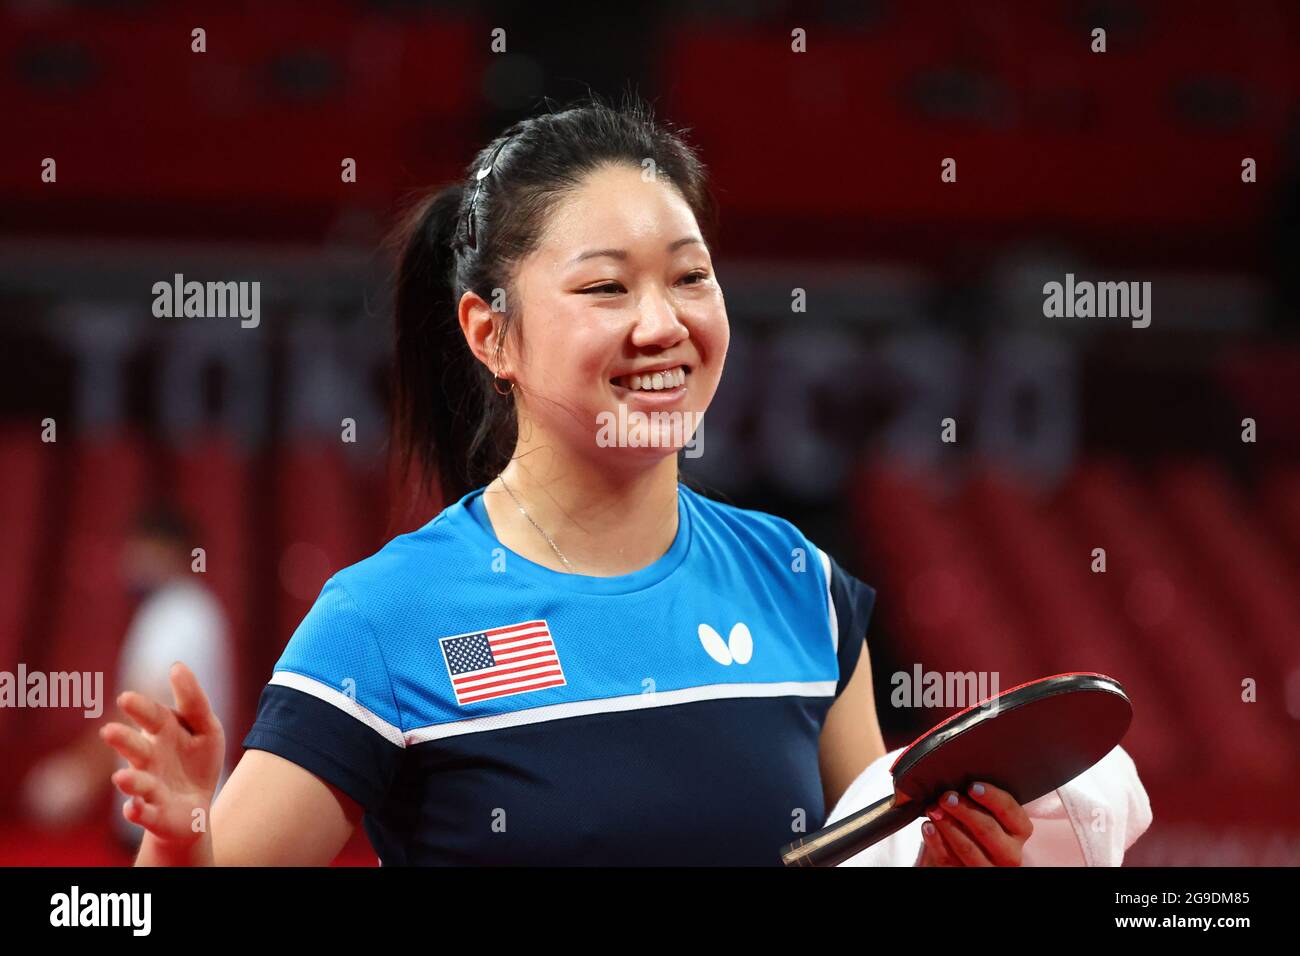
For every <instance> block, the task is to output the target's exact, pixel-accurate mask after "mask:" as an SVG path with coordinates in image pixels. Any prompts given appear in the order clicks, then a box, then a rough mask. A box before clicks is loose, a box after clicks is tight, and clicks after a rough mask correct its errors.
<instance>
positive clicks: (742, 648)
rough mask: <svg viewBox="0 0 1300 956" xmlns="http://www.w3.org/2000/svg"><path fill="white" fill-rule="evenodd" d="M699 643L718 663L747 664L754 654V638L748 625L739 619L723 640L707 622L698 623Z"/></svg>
mask: <svg viewBox="0 0 1300 956" xmlns="http://www.w3.org/2000/svg"><path fill="white" fill-rule="evenodd" d="M700 643H701V644H703V645H704V649H705V650H706V651H708V654H709V656H710V657H712V658H713V659H714V660H715V661H717V662H718V663H719V664H730V663H731V662H732V661H735V662H736V663H737V664H748V663H749V659H750V658H751V657H753V656H754V638H753V636H752V635H751V634H750V633H749V627H748V626H747V625H746V624H745V623H744V622H743V621H741V622H740V623H739V624H736V625H735V626H734V627H733V628H732V629H731V636H730V637H728V638H727V639H726V640H725V641H724V640H723V639H722V635H721V634H719V633H718V632H717V631H715V630H714V629H713V628H712V627H710V626H709V625H707V624H701V625H700Z"/></svg>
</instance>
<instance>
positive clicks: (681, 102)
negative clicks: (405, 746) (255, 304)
mask: <svg viewBox="0 0 1300 956" xmlns="http://www.w3.org/2000/svg"><path fill="white" fill-rule="evenodd" d="M693 6H694V5H689V4H684V3H659V4H653V5H649V6H647V7H646V8H644V9H635V10H616V9H614V8H612V7H606V6H600V5H594V4H593V5H584V4H577V5H574V6H573V7H572V8H571V9H568V10H566V11H565V12H562V13H561V12H559V11H558V10H557V9H556V8H554V7H552V6H551V5H539V4H528V3H497V4H485V5H482V6H481V7H478V8H471V7H467V6H465V5H459V4H457V5H453V4H437V3H415V2H342V0H321V2H317V3H312V4H304V5H301V6H298V5H292V4H251V3H226V4H222V5H221V6H220V9H215V8H214V9H203V8H197V7H196V8H188V7H186V6H185V5H183V4H170V3H161V2H121V3H111V2H95V3H89V2H87V3H31V2H29V3H14V4H10V5H8V6H6V7H5V8H3V12H2V13H0V87H2V89H0V102H3V103H4V104H5V121H4V126H5V130H6V136H5V145H4V147H3V149H0V210H2V211H0V369H3V374H0V476H2V480H3V494H2V495H0V581H2V582H3V586H2V587H0V670H7V671H14V670H15V669H16V667H17V664H18V662H20V661H21V662H24V663H25V665H26V667H27V668H28V669H29V670H35V669H41V670H45V671H57V670H82V671H85V670H101V671H104V672H106V673H107V674H109V675H111V674H112V673H113V672H114V666H115V665H114V661H115V659H116V657H117V655H118V653H119V650H120V648H121V646H122V642H123V637H124V634H125V633H126V629H127V625H128V622H129V621H130V619H131V615H132V612H133V606H134V605H133V602H132V598H131V597H130V595H129V594H128V592H127V590H126V589H125V588H124V587H123V584H122V581H121V575H120V564H121V560H120V553H121V549H122V546H123V543H124V541H125V539H126V536H127V534H128V530H129V528H130V524H131V521H132V519H133V516H134V515H135V514H136V512H137V511H138V510H139V508H140V507H142V506H144V505H146V504H148V503H150V502H154V501H158V500H161V499H164V498H171V499H174V500H176V501H178V502H179V503H180V504H181V505H182V506H183V507H184V508H185V509H186V511H187V513H188V515H189V517H190V518H191V519H192V521H193V522H194V524H195V525H196V536H197V543H198V544H199V545H201V546H202V547H203V548H204V549H205V552H206V555H207V571H206V580H207V583H208V585H209V586H210V587H211V588H212V590H213V591H214V592H215V593H216V595H217V596H218V598H219V600H220V601H221V604H222V606H223V607H224V609H225V612H226V614H227V616H228V620H229V622H230V629H231V640H232V643H233V646H234V648H235V649H236V662H237V672H238V697H237V702H236V704H235V712H236V713H237V714H238V721H237V723H238V725H237V726H231V727H227V736H228V738H229V743H230V753H231V760H234V759H237V756H238V753H239V741H240V740H241V739H242V736H243V733H244V732H245V730H246V727H247V723H248V721H250V720H251V717H252V714H253V710H254V707H255V704H256V701H257V696H258V694H259V692H260V690H261V687H262V685H263V683H264V682H265V681H266V679H267V678H268V677H269V675H270V670H271V665H272V664H273V663H274V661H275V660H276V658H277V657H278V656H279V653H280V650H281V649H282V647H283V646H284V644H285V642H286V641H287V640H288V637H289V635H290V634H291V633H292V631H293V629H294V627H295V626H296V624H297V623H298V621H299V620H300V619H301V617H302V615H303V614H304V613H305V612H306V610H307V608H308V607H309V606H310V604H311V603H312V601H313V600H314V599H315V597H316V595H317V594H318V592H319V590H320V587H321V585H322V584H323V582H324V581H325V579H326V578H327V577H328V576H329V575H330V574H331V573H332V572H333V571H334V570H337V569H338V568H340V567H342V566H344V565H347V564H349V563H352V562H354V561H356V560H358V559H360V558H361V557H364V556H365V555H367V554H370V553H371V552H373V551H374V550H376V549H377V548H378V547H379V546H380V545H381V544H382V543H383V542H384V541H385V540H387V538H388V537H390V536H391V535H392V534H394V533H397V532H399V531H404V530H408V529H409V528H411V527H416V526H418V525H419V524H422V523H423V522H424V521H425V520H427V519H428V518H430V517H432V514H433V510H427V511H426V512H425V513H424V514H422V515H411V514H407V515H405V516H404V517H402V518H397V519H395V518H394V517H393V515H392V513H391V509H390V503H391V501H392V498H393V490H394V488H395V482H394V480H392V479H391V478H390V476H389V474H388V469H387V467H386V458H387V448H386V443H385V433H386V424H387V423H386V415H385V409H384V400H385V382H386V369H387V363H388V359H389V354H388V350H389V342H388V314H387V302H388V299H387V297H388V294H389V290H388V279H389V276H390V262H389V260H388V259H387V258H386V257H385V253H384V251H383V249H382V248H381V245H380V244H381V240H382V238H383V236H384V234H385V233H386V231H387V230H388V229H389V227H390V226H391V225H392V223H393V220H394V216H395V214H396V211H397V210H398V208H399V207H400V205H401V203H402V202H403V201H404V200H405V199H407V198H408V197H409V196H410V194H411V192H412V191H413V190H416V189H421V188H424V187H427V186H431V185H434V184H437V183H440V182H442V181H443V180H446V179H449V178H451V177H454V176H456V175H457V173H458V172H459V170H460V169H461V168H462V167H463V166H464V165H465V164H466V163H467V162H468V160H469V158H470V157H471V156H472V154H473V151H474V150H475V149H477V147H478V146H480V145H481V144H482V143H483V142H485V141H486V140H487V139H488V138H489V137H490V136H492V135H495V133H496V132H498V131H499V130H500V129H501V128H502V127H504V126H505V125H507V124H508V123H509V122H511V121H512V120H514V119H516V118H518V117H520V116H522V115H526V114H528V113H529V112H532V111H535V110H536V109H539V108H541V105H540V104H541V103H542V98H543V97H549V98H550V99H551V101H552V102H553V103H555V104H557V105H562V104H563V103H564V102H565V101H567V100H568V99H571V98H573V97H575V96H578V95H580V94H581V93H583V92H585V91H586V90H587V89H588V88H590V89H592V90H595V91H597V92H599V93H602V94H604V95H606V96H608V97H610V98H616V97H617V95H618V94H619V92H620V91H622V90H624V89H628V88H631V89H635V90H636V91H638V92H639V93H640V94H641V95H642V96H644V97H646V98H647V99H650V100H652V101H653V102H654V104H655V106H656V108H657V111H658V113H659V115H661V116H662V117H664V118H667V119H669V120H670V121H672V122H674V123H677V124H680V125H685V126H688V127H690V128H691V130H692V133H691V138H692V140H693V141H694V142H695V143H696V144H697V145H698V146H699V148H700V150H701V152H702V156H703V158H704V160H705V162H706V163H707V164H708V165H709V166H710V167H711V168H712V170H713V176H714V188H715V190H716V192H717V195H718V197H719V200H720V204H721V211H722V228H721V233H720V236H719V241H718V243H717V246H716V250H715V263H716V265H717V268H718V275H719V278H720V280H721V282H722V285H723V288H724V290H725V293H726V297H727V303H728V312H729V315H730V318H731V323H732V334H733V344H732V351H731V354H730V356H729V359H728V371H727V374H726V376H724V379H723V386H722V390H721V392H720V394H719V396H718V399H717V401H716V403H715V406H714V408H713V409H712V410H711V411H710V414H709V418H708V422H707V424H706V425H705V427H704V452H703V455H702V457H700V458H698V459H692V460H686V461H685V462H684V465H685V467H686V470H687V472H688V473H689V474H692V475H694V476H695V477H696V478H697V479H698V480H699V481H701V482H702V483H704V484H705V485H706V486H707V487H708V488H710V489H712V490H713V492H714V493H716V494H719V495H723V496H725V497H727V498H728V499H729V500H731V501H733V502H735V503H736V504H740V505H743V506H746V507H752V508H759V509H762V510H766V511H771V512H774V513H777V514H780V515H783V516H785V517H788V518H790V519H791V520H793V521H794V522H795V523H796V524H798V525H800V526H801V527H802V528H803V529H804V530H805V531H806V532H807V533H808V534H809V536H810V537H811V538H812V539H813V540H816V541H817V542H818V543H819V544H820V545H821V546H822V547H824V548H826V549H827V550H829V551H831V552H832V553H833V554H835V555H836V556H837V557H838V559H839V560H840V561H841V562H843V563H844V564H845V565H846V567H848V568H849V569H850V570H852V571H854V572H855V573H856V574H857V575H858V576H859V577H861V578H862V579H864V580H865V581H867V582H868V583H870V584H872V585H873V586H875V587H876V588H877V589H878V592H879V598H878V602H877V610H876V612H875V616H874V619H873V622H872V625H871V631H870V634H869V638H870V645H871V648H872V655H873V664H874V668H875V681H876V687H877V698H878V706H879V711H880V716H881V720H882V724H883V726H884V730H885V733H886V740H887V743H888V744H889V746H890V747H891V748H893V747H897V746H901V745H903V744H905V743H907V742H908V741H909V740H910V739H911V738H912V737H913V736H914V735H915V734H917V733H919V732H920V731H921V730H922V729H924V728H925V727H927V726H929V725H930V724H932V723H934V722H935V721H937V720H938V719H939V718H941V717H943V716H945V715H946V713H947V711H945V710H941V709H940V710H935V709H928V710H919V709H901V708H897V707H893V706H891V703H890V690H891V675H894V674H896V673H900V672H904V673H909V674H910V673H912V671H913V668H914V667H915V666H917V665H920V666H921V667H923V668H924V669H925V670H926V671H988V672H996V673H997V674H998V675H999V676H998V679H999V681H1000V684H1001V686H1002V688H1007V687H1010V686H1012V685H1013V684H1015V683H1019V682H1021V681H1023V680H1027V679H1030V678H1033V677H1037V676H1042V675H1046V674H1051V673H1057V672H1060V671H1066V670H1097V671H1103V672H1106V673H1109V674H1111V675H1112V676H1115V677H1117V678H1118V679H1120V680H1121V681H1122V682H1123V683H1124V684H1125V685H1126V687H1127V688H1128V689H1129V691H1130V695H1131V696H1132V698H1133V700H1134V703H1135V707H1136V711H1137V719H1136V722H1135V724H1134V727H1133V729H1132V730H1131V732H1130V735H1129V737H1128V739H1127V741H1126V747H1127V749H1128V750H1129V752H1130V753H1131V754H1132V756H1133V757H1134V759H1135V761H1136V762H1137V765H1138V768H1139V771H1140V772H1141V774H1142V776H1143V779H1144V782H1145V783H1146V785H1147V788H1148V791H1149V793H1150V796H1151V800H1152V805H1153V808H1154V814H1155V822H1154V824H1153V826H1152V828H1151V830H1150V831H1149V832H1148V834H1147V835H1146V836H1145V837H1143V838H1142V840H1141V841H1140V842H1139V843H1138V844H1137V845H1136V846H1135V847H1134V848H1133V850H1132V851H1131V852H1130V854H1129V857H1128V861H1127V862H1128V863H1130V864H1133V865H1157V864H1173V865H1205V864H1219V865H1238V864H1246V865H1250V864H1275V865H1276V864H1283V865H1296V864H1297V863H1300V810H1297V808H1296V801H1297V799H1298V798H1300V588H1298V587H1297V584H1298V583H1300V341H1298V338H1300V337H1298V335H1297V330H1298V329H1300V281H1298V275H1300V273H1298V271H1297V268H1296V263H1297V252H1298V249H1300V111H1298V109H1297V108H1298V107H1300V7H1297V6H1296V5H1295V4H1294V3H1291V2H1289V0H1275V2H1268V0H1258V2H1243V3H1239V4H1231V3H1185V2H1173V0H1169V2H1136V3H1105V2H1095V3H1067V2H1062V0H1042V2H1028V0H1025V2H1009V3H998V4H978V5H976V4H970V5H967V4H957V3H951V4H946V3H942V4H941V3H930V2H921V3H913V2H902V0H899V2H887V0H876V2H871V0H868V2H860V3H837V2H827V3H820V4H812V5H809V6H806V7H805V6H804V5H802V4H799V5H796V4H785V3H777V2H759V0H753V2H741V0H736V2H727V3H720V4H716V5H713V7H712V9H713V12H711V13H709V14H708V15H707V16H706V15H703V14H701V13H700V12H698V11H696V10H694V9H693ZM195 27H202V28H203V29H204V30H205V31H206V37H207V52H205V53H202V54H196V53H193V52H191V30H192V29H193V28H195ZM1097 27H1101V28H1104V29H1105V30H1106V41H1107V49H1106V52H1105V53H1094V52H1092V51H1091V49H1090V46H1091V42H1092V41H1091V38H1090V34H1091V31H1092V30H1093V29H1095V28H1097ZM497 28H500V29H501V30H504V31H505V33H504V38H505V43H506V50H505V52H493V51H492V47H491V44H492V40H493V30H495V29H497ZM795 29H803V30H805V31H806V38H807V52H805V53H795V52H793V51H792V49H791V42H792V40H791V31H792V30H795ZM47 157H49V158H54V159H55V160H56V161H57V181H56V182H55V183H47V182H42V179H41V169H42V161H43V160H44V159H46V158H47ZM345 157H351V158H354V159H355V160H356V164H357V181H356V182H355V183H345V182H341V179H340V163H341V161H342V160H343V159H344V158H345ZM945 158H953V159H955V160H956V170H957V181H956V182H943V181H941V178H940V172H941V162H942V161H943V160H944V159H945ZM1248 158H1249V159H1253V160H1254V163H1255V168H1256V170H1257V176H1256V181H1254V182H1246V181H1243V175H1242V174H1243V160H1245V159H1248ZM177 273H180V274H183V275H184V276H185V277H186V278H187V279H197V280H200V281H205V280H222V281H225V280H259V281H260V282H261V283H262V286H261V288H262V303H261V306H262V314H261V321H260V324H259V325H258V326H257V327H256V328H242V327H241V326H240V323H239V321H238V320H237V319H215V318H202V319H200V318H190V319H160V318H155V317H154V316H153V314H152V312H151V305H152V301H153V294H152V292H151V287H152V285H153V283H155V282H157V281H170V280H171V279H172V277H173V276H174V275H175V274H177ZM1067 273H1072V274H1073V275H1074V276H1076V277H1077V278H1078V279H1089V280H1117V281H1149V282H1150V283H1151V285H1152V321H1151V324H1150V327H1148V328H1134V327H1132V326H1131V325H1130V323H1129V321H1128V320H1126V319H1121V318H1047V317H1045V316H1044V312H1043V285H1044V283H1045V282H1049V281H1063V280H1064V277H1065V275H1066V274H1067ZM795 290H803V293H804V297H803V301H804V302H805V303H806V309H805V310H804V311H796V310H795V308H793V307H792V303H793V302H794V300H795V297H796V296H795ZM945 418H952V419H953V420H954V422H955V428H956V439H957V440H956V441H955V442H944V441H941V437H940V436H941V425H940V423H941V421H942V420H943V419H945ZM344 419H352V420H353V421H354V422H355V437H356V440H355V442H345V441H342V440H341V439H340V433H341V425H340V423H341V422H342V421H343V420H344ZM1244 419H1252V420H1253V422H1254V423H1255V429H1256V432H1255V440H1254V441H1243V430H1244V426H1243V420H1244ZM47 420H53V422H54V423H55V424H56V427H57V441H55V442H49V441H43V440H42V435H43V431H44V430H45V423H46V421H47ZM1097 548H1102V549H1105V552H1106V570H1105V572H1104V573H1097V572H1095V571H1094V570H1093V568H1094V549H1097ZM449 573H454V571H452V572H449ZM430 586H431V587H436V586H437V583H436V582H431V584H430ZM1251 681H1253V682H1254V686H1255V688H1256V690H1257V696H1258V699H1257V701H1256V702H1254V703H1246V702H1243V700H1242V694H1243V682H1251ZM115 692H116V689H112V690H110V691H109V692H108V693H109V694H110V699H111V694H112V693H115ZM84 727H85V721H84V719H83V718H82V716H81V713H80V712H79V711H73V710H55V709H48V710H39V711H34V710H9V709H5V710H0V750H2V751H3V753H4V754H5V759H4V760H3V761H2V762H0V864H47V863H48V864H55V863H59V864H79V863H86V864H93V863H122V862H126V861H128V860H129V859H130V857H129V854H128V853H127V851H126V850H125V849H124V848H123V847H121V846H120V845H118V844H116V843H114V842H113V841H112V840H111V839H110V837H109V826H108V820H109V817H110V813H111V807H110V802H111V801H112V800H113V797H112V795H111V793H110V791H109V790H108V789H105V791H104V793H103V797H102V801H101V803H102V807H98V808H97V809H96V810H95V812H90V813H87V814H86V815H84V816H83V817H82V818H81V819H78V820H70V821H66V822H63V823H62V824H60V825H58V826H55V825H51V824H50V823H48V822H46V823H41V822H40V821H37V820H34V819H32V818H31V817H30V816H29V815H28V814H27V813H25V811H24V806H23V801H22V798H21V793H22V781H23V780H24V778H25V776H26V774H27V773H28V772H29V771H30V769H31V768H32V767H33V766H34V765H35V764H36V763H37V761H38V760H39V759H40V758H41V757H42V755H45V754H48V753H50V752H51V751H53V750H54V749H56V748H59V747H62V746H65V745H66V744H67V743H68V742H69V741H70V740H71V739H73V738H74V737H75V736H76V735H77V734H78V733H80V732H82V731H83V730H84ZM776 851H777V848H776V847H773V854H774V857H775V854H776ZM340 862H344V863H358V864H362V865H370V864H372V863H373V862H374V856H373V854H372V853H370V852H369V850H368V847H367V845H366V843H365V839H364V836H359V837H358V839H357V840H356V841H354V844H353V845H352V846H350V847H349V849H348V850H347V851H346V852H345V854H344V855H343V857H342V858H341V860H340Z"/></svg>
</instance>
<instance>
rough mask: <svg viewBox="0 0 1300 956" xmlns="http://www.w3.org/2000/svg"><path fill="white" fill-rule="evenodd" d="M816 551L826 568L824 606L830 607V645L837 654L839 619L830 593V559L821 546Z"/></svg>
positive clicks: (838, 646)
mask: <svg viewBox="0 0 1300 956" xmlns="http://www.w3.org/2000/svg"><path fill="white" fill-rule="evenodd" d="M817 553H818V554H819V555H821V559H822V567H823V568H824V569H825V570H826V606H827V607H829V608H830V622H831V647H833V648H834V649H835V653H837V654H838V653H839V650H840V620H839V616H838V615H837V614H836V613H835V597H834V596H833V595H832V594H831V559H830V556H829V555H828V554H827V553H826V552H825V551H823V550H822V549H821V548H818V549H817Z"/></svg>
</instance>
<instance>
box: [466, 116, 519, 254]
mask: <svg viewBox="0 0 1300 956" xmlns="http://www.w3.org/2000/svg"><path fill="white" fill-rule="evenodd" d="M508 142H509V140H506V139H503V140H502V141H501V142H499V143H497V145H496V148H495V149H493V150H492V155H491V156H489V157H488V161H487V163H485V164H484V166H483V168H482V169H480V170H479V171H478V172H477V173H475V174H474V180H475V184H474V195H473V196H471V197H470V200H469V211H468V212H467V213H466V216H465V244H466V245H467V246H469V247H470V248H471V249H477V248H478V233H477V230H476V229H475V224H476V223H475V219H476V213H477V211H478V195H479V191H480V190H482V188H483V180H485V179H486V178H487V176H488V173H490V172H492V169H493V167H495V166H496V161H497V156H499V155H500V154H501V150H502V149H504V148H505V145H506V143H508Z"/></svg>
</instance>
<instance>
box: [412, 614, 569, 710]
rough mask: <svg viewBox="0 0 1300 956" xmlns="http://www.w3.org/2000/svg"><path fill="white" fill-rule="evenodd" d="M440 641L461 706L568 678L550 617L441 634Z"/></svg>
mask: <svg viewBox="0 0 1300 956" xmlns="http://www.w3.org/2000/svg"><path fill="white" fill-rule="evenodd" d="M438 643H439V644H440V645H441V646H442V657H443V660H444V661H445V662H446V664H447V676H449V677H450V678H451V686H452V689H453V690H454V691H455V693H456V703H457V704H459V705H461V706H462V707H463V706H464V705H465V704H474V703H477V702H478V701H481V700H492V699H494V698H497V697H509V696H510V695H512V694H526V693H528V692H529V691H532V690H541V689H543V688H545V687H560V686H562V685H563V684H564V683H565V680H564V670H563V668H561V667H560V658H559V655H558V654H556V653H555V642H554V641H553V640H551V629H550V627H548V626H547V624H546V622H545V621H525V622H524V623H522V624H507V625H506V626H504V627H494V628H491V629H490V630H486V631H471V632H470V633H468V634H457V635H455V636H453V637H444V638H440V639H439V641H438Z"/></svg>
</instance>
